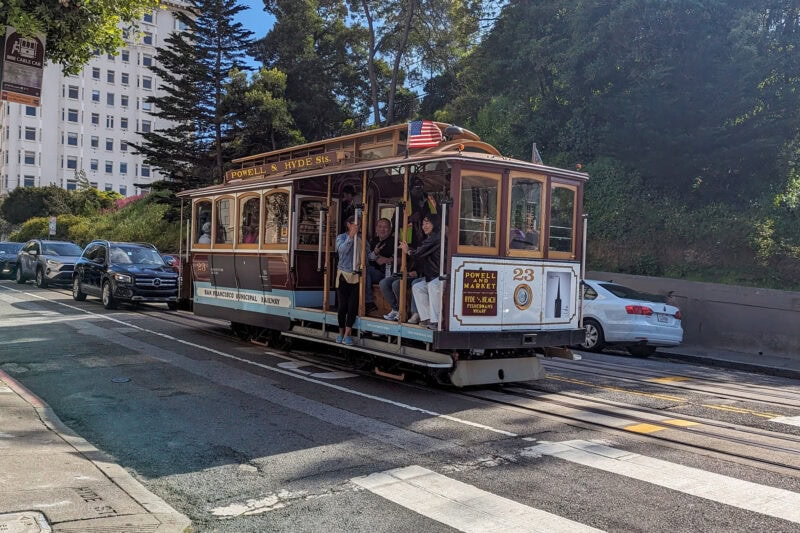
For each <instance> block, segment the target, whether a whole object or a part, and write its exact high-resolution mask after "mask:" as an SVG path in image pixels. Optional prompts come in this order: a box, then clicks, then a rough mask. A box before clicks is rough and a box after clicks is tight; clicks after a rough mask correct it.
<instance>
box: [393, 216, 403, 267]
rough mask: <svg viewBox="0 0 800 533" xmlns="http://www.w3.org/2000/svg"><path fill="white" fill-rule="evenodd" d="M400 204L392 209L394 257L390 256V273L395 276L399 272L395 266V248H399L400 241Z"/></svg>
mask: <svg viewBox="0 0 800 533" xmlns="http://www.w3.org/2000/svg"><path fill="white" fill-rule="evenodd" d="M401 205H403V204H402V203H401V204H397V207H395V208H394V255H393V256H392V272H393V273H394V274H397V272H398V271H399V269H398V267H399V265H398V264H397V247H398V246H399V244H400V243H399V241H400V207H401Z"/></svg>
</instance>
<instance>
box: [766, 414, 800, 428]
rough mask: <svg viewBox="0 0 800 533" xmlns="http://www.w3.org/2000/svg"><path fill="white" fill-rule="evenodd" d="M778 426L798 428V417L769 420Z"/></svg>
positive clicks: (799, 421) (799, 424)
mask: <svg viewBox="0 0 800 533" xmlns="http://www.w3.org/2000/svg"><path fill="white" fill-rule="evenodd" d="M770 422H777V423H778V424H789V425H790V426H800V416H779V417H776V418H773V419H771V420H770Z"/></svg>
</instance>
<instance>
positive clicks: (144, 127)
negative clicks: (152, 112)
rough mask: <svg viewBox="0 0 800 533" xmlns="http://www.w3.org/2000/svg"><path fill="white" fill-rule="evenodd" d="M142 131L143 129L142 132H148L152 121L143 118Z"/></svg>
mask: <svg viewBox="0 0 800 533" xmlns="http://www.w3.org/2000/svg"><path fill="white" fill-rule="evenodd" d="M141 131H142V133H147V132H149V131H150V121H149V120H143V121H142V130H141Z"/></svg>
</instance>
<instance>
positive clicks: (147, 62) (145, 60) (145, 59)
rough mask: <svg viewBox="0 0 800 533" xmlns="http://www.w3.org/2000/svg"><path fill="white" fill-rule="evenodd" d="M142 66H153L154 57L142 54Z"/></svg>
mask: <svg viewBox="0 0 800 533" xmlns="http://www.w3.org/2000/svg"><path fill="white" fill-rule="evenodd" d="M142 65H144V66H145V67H150V66H152V65H153V56H151V55H149V54H142Z"/></svg>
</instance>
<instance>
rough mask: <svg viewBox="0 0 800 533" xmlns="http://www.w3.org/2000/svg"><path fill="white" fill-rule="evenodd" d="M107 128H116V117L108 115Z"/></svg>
mask: <svg viewBox="0 0 800 533" xmlns="http://www.w3.org/2000/svg"><path fill="white" fill-rule="evenodd" d="M106 128H109V129H113V128H114V115H106Z"/></svg>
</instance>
